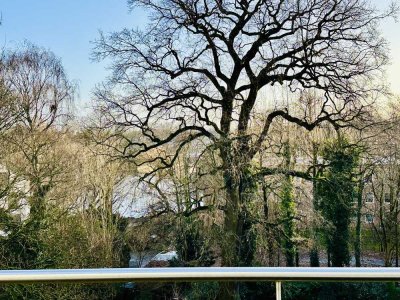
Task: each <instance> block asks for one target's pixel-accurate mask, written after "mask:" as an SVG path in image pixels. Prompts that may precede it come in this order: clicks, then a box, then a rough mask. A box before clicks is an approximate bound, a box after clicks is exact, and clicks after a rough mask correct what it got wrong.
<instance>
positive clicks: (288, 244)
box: [280, 142, 296, 267]
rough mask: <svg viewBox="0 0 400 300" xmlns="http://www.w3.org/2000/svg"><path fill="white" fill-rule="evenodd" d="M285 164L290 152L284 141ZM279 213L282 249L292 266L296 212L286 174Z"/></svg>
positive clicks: (288, 263) (289, 180) (291, 189)
mask: <svg viewBox="0 0 400 300" xmlns="http://www.w3.org/2000/svg"><path fill="white" fill-rule="evenodd" d="M284 158H285V165H286V168H287V169H289V168H290V160H291V152H290V146H289V143H288V142H286V143H285V151H284ZM280 198H281V213H282V221H283V233H284V236H283V251H284V254H285V257H286V266H288V267H294V265H295V255H296V247H295V244H294V242H293V238H294V230H295V224H294V217H295V214H296V211H295V203H294V194H293V180H292V178H291V176H289V175H286V176H285V179H284V181H283V183H282V188H281V193H280Z"/></svg>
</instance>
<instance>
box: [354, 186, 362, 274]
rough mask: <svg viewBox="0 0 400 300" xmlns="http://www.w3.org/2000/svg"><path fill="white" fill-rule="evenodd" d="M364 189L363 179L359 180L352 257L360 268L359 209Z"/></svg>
mask: <svg viewBox="0 0 400 300" xmlns="http://www.w3.org/2000/svg"><path fill="white" fill-rule="evenodd" d="M363 189H364V183H363V179H362V178H361V179H360V182H359V185H358V195H357V211H356V217H357V221H356V222H357V223H356V240H355V242H354V256H355V259H356V267H361V209H362V194H363Z"/></svg>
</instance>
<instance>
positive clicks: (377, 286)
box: [282, 282, 398, 300]
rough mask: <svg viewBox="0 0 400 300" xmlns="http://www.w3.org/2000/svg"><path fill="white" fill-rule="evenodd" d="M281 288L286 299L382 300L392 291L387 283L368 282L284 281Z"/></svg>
mask: <svg viewBox="0 0 400 300" xmlns="http://www.w3.org/2000/svg"><path fill="white" fill-rule="evenodd" d="M282 289H283V291H282V292H283V299H286V300H381V299H382V300H384V299H390V298H388V297H389V295H390V293H392V290H391V288H390V285H388V284H387V283H369V282H366V283H337V282H333V283H327V282H326V283H315V282H314V283H311V282H286V283H284V284H283V285H282ZM395 293H396V292H395ZM395 295H396V296H398V294H395ZM394 299H398V298H394Z"/></svg>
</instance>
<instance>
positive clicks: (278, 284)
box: [275, 281, 282, 300]
mask: <svg viewBox="0 0 400 300" xmlns="http://www.w3.org/2000/svg"><path fill="white" fill-rule="evenodd" d="M275 288H276V300H282V282H281V281H275Z"/></svg>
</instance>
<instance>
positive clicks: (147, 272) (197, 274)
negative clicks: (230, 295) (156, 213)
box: [0, 267, 400, 283]
mask: <svg viewBox="0 0 400 300" xmlns="http://www.w3.org/2000/svg"><path fill="white" fill-rule="evenodd" d="M127 281H135V282H138V281H146V282H148V281H171V282H172V281H400V268H285V267H282V268H268V267H231V268H229V267H210V268H118V269H116V268H114V269H111V268H110V269H107V268H104V269H46V270H0V283H39V282H42V283H44V282H127Z"/></svg>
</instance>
